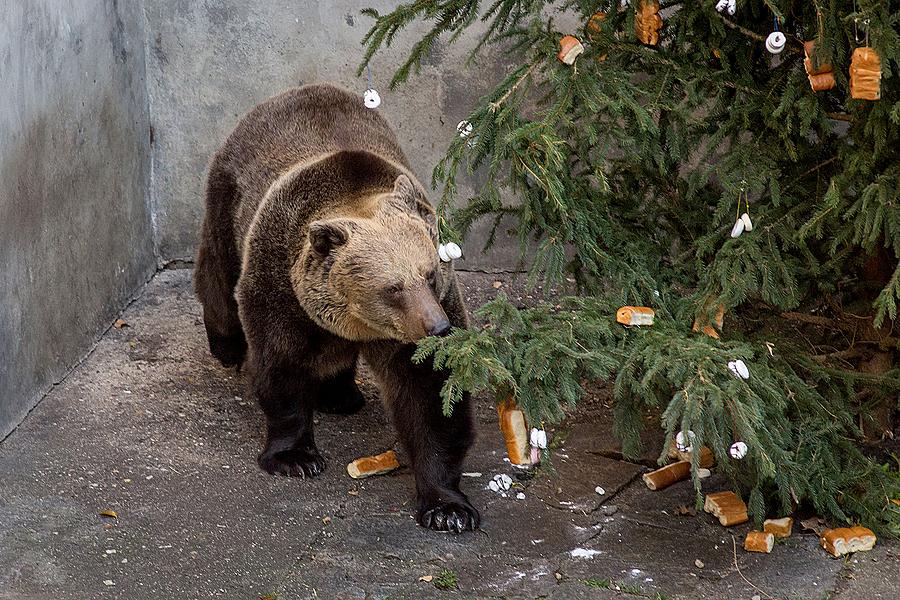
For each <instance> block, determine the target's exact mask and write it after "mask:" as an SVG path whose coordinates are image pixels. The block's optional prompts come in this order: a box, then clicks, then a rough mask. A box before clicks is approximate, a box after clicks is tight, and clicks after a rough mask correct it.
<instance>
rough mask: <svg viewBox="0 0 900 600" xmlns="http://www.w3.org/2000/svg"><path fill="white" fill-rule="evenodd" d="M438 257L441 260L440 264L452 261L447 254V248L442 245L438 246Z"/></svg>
mask: <svg viewBox="0 0 900 600" xmlns="http://www.w3.org/2000/svg"><path fill="white" fill-rule="evenodd" d="M438 256H439V257H440V258H441V262H450V261H451V260H452V259H451V258H450V255H449V254H447V246H445V245H444V244H440V245H439V246H438Z"/></svg>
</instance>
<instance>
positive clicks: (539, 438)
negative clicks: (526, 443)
mask: <svg viewBox="0 0 900 600" xmlns="http://www.w3.org/2000/svg"><path fill="white" fill-rule="evenodd" d="M531 445H532V446H534V447H535V448H540V449H541V450H543V449H544V448H546V447H547V432H546V431H544V430H543V429H538V428H537V427H532V428H531Z"/></svg>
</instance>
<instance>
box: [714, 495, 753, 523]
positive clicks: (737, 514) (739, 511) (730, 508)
mask: <svg viewBox="0 0 900 600" xmlns="http://www.w3.org/2000/svg"><path fill="white" fill-rule="evenodd" d="M703 510H705V511H706V512H708V513H710V514H712V515H713V516H714V517H718V518H719V523H721V524H722V525H724V526H725V527H731V526H732V525H739V524H741V523H746V522H747V521H748V520H749V517H748V516H747V505H746V504H744V501H743V500H741V499H740V497H739V496H738V495H737V494H735V493H734V492H716V493H714V494H707V496H706V502H704V504H703Z"/></svg>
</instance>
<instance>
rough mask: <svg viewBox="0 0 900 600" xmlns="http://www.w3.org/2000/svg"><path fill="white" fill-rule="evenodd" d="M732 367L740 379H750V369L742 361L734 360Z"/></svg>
mask: <svg viewBox="0 0 900 600" xmlns="http://www.w3.org/2000/svg"><path fill="white" fill-rule="evenodd" d="M734 369H735V372H736V373H737V375H738V377H740V378H741V379H750V369H748V368H747V365H745V364H744V361H742V360H740V359H738V360H736V361H734Z"/></svg>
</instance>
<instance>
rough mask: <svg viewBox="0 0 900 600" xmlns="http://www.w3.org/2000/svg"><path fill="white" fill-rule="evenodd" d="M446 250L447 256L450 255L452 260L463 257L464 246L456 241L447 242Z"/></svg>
mask: <svg viewBox="0 0 900 600" xmlns="http://www.w3.org/2000/svg"><path fill="white" fill-rule="evenodd" d="M444 251H445V252H446V253H447V256H449V257H450V260H456V259H457V258H460V257H462V248H460V247H459V246H458V245H457V244H456V243H455V242H447V243H446V244H444Z"/></svg>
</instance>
